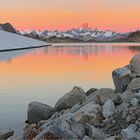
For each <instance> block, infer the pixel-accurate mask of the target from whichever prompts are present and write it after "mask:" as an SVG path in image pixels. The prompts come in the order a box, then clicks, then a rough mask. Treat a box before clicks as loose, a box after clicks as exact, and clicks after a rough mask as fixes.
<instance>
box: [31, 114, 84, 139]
mask: <svg viewBox="0 0 140 140" xmlns="http://www.w3.org/2000/svg"><path fill="white" fill-rule="evenodd" d="M39 130H40V133H39V134H38V135H37V136H36V137H35V138H34V140H39V139H45V138H46V139H47V138H48V139H49V138H50V139H54V138H55V137H56V138H57V139H72V140H77V139H83V138H84V136H85V135H86V132H85V128H84V126H83V125H82V124H81V123H77V122H75V121H74V119H73V114H72V113H70V112H67V113H64V114H62V115H60V116H58V117H57V118H55V117H53V118H50V119H49V120H48V121H47V122H46V123H45V124H43V125H42V126H41V127H40V128H39ZM50 136H51V137H50Z"/></svg>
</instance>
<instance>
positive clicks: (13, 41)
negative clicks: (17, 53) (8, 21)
mask: <svg viewBox="0 0 140 140" xmlns="http://www.w3.org/2000/svg"><path fill="white" fill-rule="evenodd" d="M48 45H49V44H48V43H47V42H43V41H39V40H36V39H31V38H28V37H25V36H22V35H18V34H14V33H9V32H5V31H0V51H6V50H16V49H27V48H35V47H43V46H48Z"/></svg>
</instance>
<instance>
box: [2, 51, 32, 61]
mask: <svg viewBox="0 0 140 140" xmlns="http://www.w3.org/2000/svg"><path fill="white" fill-rule="evenodd" d="M29 51H31V50H18V51H7V52H0V61H7V62H11V60H12V59H13V58H15V57H18V56H22V55H25V54H26V53H28V52H29Z"/></svg>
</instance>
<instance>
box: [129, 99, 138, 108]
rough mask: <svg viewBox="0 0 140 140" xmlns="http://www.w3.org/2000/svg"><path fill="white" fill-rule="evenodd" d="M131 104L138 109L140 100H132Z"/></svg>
mask: <svg viewBox="0 0 140 140" xmlns="http://www.w3.org/2000/svg"><path fill="white" fill-rule="evenodd" d="M130 103H131V106H133V107H137V106H138V105H139V100H138V99H136V98H133V99H131V101H130Z"/></svg>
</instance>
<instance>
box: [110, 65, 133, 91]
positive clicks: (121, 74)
mask: <svg viewBox="0 0 140 140" xmlns="http://www.w3.org/2000/svg"><path fill="white" fill-rule="evenodd" d="M130 73H131V70H130V69H129V66H125V67H123V68H119V69H116V70H114V71H113V72H112V77H113V82H114V85H115V92H117V93H122V92H123V91H125V89H126V88H127V86H128V85H129V83H130V82H131V80H132V78H131V77H130Z"/></svg>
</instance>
